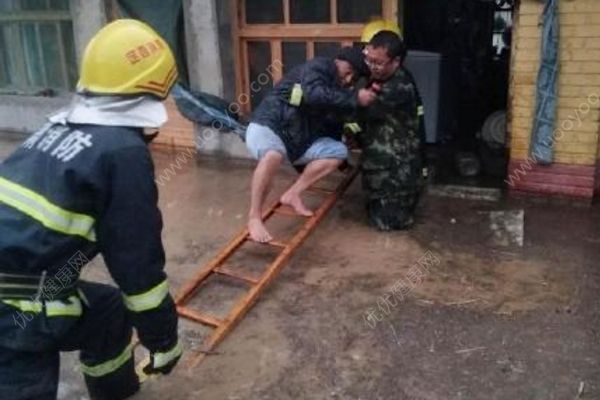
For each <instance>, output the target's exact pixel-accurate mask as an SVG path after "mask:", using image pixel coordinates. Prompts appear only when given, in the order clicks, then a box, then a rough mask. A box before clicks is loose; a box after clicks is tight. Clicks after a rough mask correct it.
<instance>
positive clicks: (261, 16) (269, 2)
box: [246, 0, 283, 24]
mask: <svg viewBox="0 0 600 400" xmlns="http://www.w3.org/2000/svg"><path fill="white" fill-rule="evenodd" d="M246 23H247V24H283V1H282V0H246Z"/></svg>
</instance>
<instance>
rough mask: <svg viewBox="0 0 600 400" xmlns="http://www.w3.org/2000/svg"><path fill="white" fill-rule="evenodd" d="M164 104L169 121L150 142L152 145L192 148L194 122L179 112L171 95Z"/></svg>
mask: <svg viewBox="0 0 600 400" xmlns="http://www.w3.org/2000/svg"><path fill="white" fill-rule="evenodd" d="M165 106H166V107H167V112H168V114H169V121H167V123H166V124H165V125H164V126H163V127H162V129H161V130H160V134H159V135H158V137H157V138H156V139H154V141H153V142H152V144H153V146H159V147H161V146H163V147H164V146H169V147H191V148H194V147H195V145H194V137H195V136H194V124H193V123H192V122H191V121H189V120H187V119H185V118H184V117H183V116H182V115H181V114H180V113H179V111H178V110H177V106H176V105H175V102H174V101H173V99H172V98H171V97H169V98H168V99H167V100H166V101H165Z"/></svg>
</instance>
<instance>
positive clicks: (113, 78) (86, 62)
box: [77, 19, 177, 99]
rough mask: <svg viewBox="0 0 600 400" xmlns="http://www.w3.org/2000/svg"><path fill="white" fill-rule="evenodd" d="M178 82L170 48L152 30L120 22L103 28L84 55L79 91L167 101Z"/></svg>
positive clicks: (137, 23)
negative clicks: (141, 96) (152, 97)
mask: <svg viewBox="0 0 600 400" xmlns="http://www.w3.org/2000/svg"><path fill="white" fill-rule="evenodd" d="M176 79H177V66H176V64H175V58H174V57H173V53H172V52H171V49H170V48H169V45H168V44H167V43H166V42H165V41H164V40H163V39H162V38H161V37H160V35H159V34H158V33H156V32H155V31H154V30H153V29H152V28H151V27H149V26H148V25H146V24H144V23H143V22H140V21H138V20H134V19H119V20H116V21H114V22H111V23H110V24H108V25H106V26H105V27H103V28H102V29H101V30H100V31H98V33H96V35H95V36H94V37H93V38H92V40H91V41H90V43H89V44H88V45H87V47H86V49H85V52H84V54H83V61H82V63H81V76H80V78H79V83H78V84H77V90H78V91H83V92H91V93H97V94H116V95H121V94H152V95H155V96H158V97H159V98H161V99H162V98H165V97H167V95H168V94H169V91H170V90H171V87H172V86H173V84H174V83H175V80H176Z"/></svg>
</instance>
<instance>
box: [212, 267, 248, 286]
mask: <svg viewBox="0 0 600 400" xmlns="http://www.w3.org/2000/svg"><path fill="white" fill-rule="evenodd" d="M214 272H215V273H216V274H219V275H224V276H228V277H230V278H233V279H238V280H240V281H243V282H246V283H249V284H250V285H256V284H258V282H259V281H258V280H257V279H254V278H250V277H249V276H245V275H241V274H237V273H235V272H233V271H230V270H228V269H226V268H223V267H220V268H217V269H215V270H214Z"/></svg>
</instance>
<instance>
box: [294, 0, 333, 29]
mask: <svg viewBox="0 0 600 400" xmlns="http://www.w3.org/2000/svg"><path fill="white" fill-rule="evenodd" d="M330 11H331V9H330V7H329V0H290V21H291V22H292V23H293V24H319V23H321V24H328V23H330V22H331V12H330Z"/></svg>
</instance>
